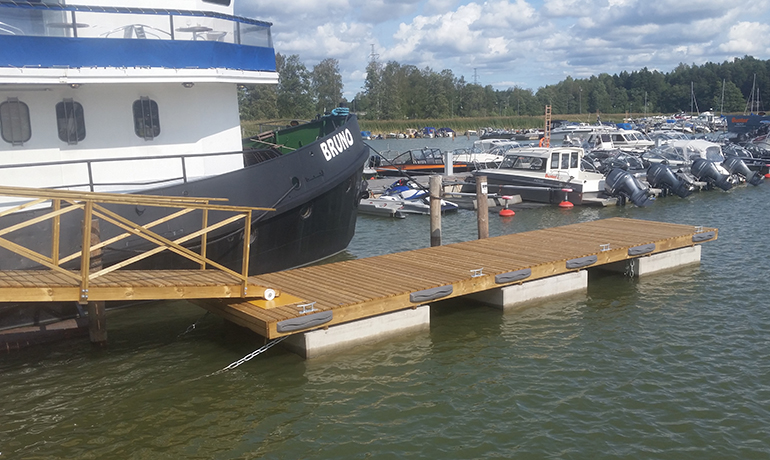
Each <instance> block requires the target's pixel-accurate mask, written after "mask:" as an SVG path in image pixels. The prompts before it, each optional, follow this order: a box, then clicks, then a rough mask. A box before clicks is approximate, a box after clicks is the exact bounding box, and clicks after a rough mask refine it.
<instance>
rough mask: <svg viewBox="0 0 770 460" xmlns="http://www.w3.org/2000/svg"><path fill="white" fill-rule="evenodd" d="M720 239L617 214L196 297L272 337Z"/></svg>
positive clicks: (263, 278)
mask: <svg viewBox="0 0 770 460" xmlns="http://www.w3.org/2000/svg"><path fill="white" fill-rule="evenodd" d="M716 238H717V229H714V228H699V227H693V226H690V225H678V224H669V223H661V222H651V221H643V220H635V219H626V218H611V219H604V220H597V221H593V222H586V223H580V224H574V225H568V226H564V227H556V228H549V229H543V230H536V231H531V232H525V233H517V234H512V235H505V236H499V237H495V238H487V239H482V240H473V241H467V242H464V243H457V244H450V245H445V246H438V247H431V248H425V249H418V250H414V251H408V252H401V253H395V254H388V255H383V256H377V257H370V258H365V259H358V260H351V261H345V262H337V263H333V264H327V265H318V266H312V267H304V268H299V269H294V270H287V271H283V272H276V273H270V274H266V275H260V276H256V277H250V278H249V281H250V282H253V283H255V284H256V285H259V286H268V287H270V288H274V289H276V290H277V291H279V292H280V293H281V295H280V296H278V297H276V298H275V299H274V300H272V301H266V300H252V301H244V300H243V299H239V300H216V301H200V302H197V303H198V304H199V305H200V306H202V307H203V308H206V309H208V310H210V311H212V312H214V313H216V314H218V315H220V316H223V317H224V318H226V319H228V320H230V321H232V322H234V323H237V324H240V325H242V326H245V327H248V328H250V329H252V330H253V331H255V332H257V333H259V334H261V335H263V336H265V337H267V338H269V339H273V338H277V337H281V336H285V335H290V334H293V333H296V332H304V331H308V330H312V329H317V328H319V327H327V326H331V325H335V324H340V323H346V322H350V321H354V320H358V319H362V318H367V317H372V316H376V315H380V314H383V313H389V312H393V311H397V310H403V309H407V308H414V307H417V306H419V305H424V304H426V303H429V302H430V301H431V300H434V299H438V298H441V299H447V298H451V297H458V296H463V295H467V294H471V293H475V292H481V291H486V290H489V289H494V288H499V287H503V286H506V285H511V284H518V283H522V282H526V281H532V280H536V279H541V278H546V277H550V276H554V275H560V274H563V273H567V272H573V271H576V270H580V269H584V268H590V267H597V266H601V265H604V264H608V263H612V262H618V261H623V260H627V259H630V258H635V257H643V256H647V255H651V254H656V253H661V252H665V251H670V250H674V249H680V248H685V247H690V246H693V245H695V244H698V243H701V242H705V241H712V240H714V239H716ZM522 277H523V278H522Z"/></svg>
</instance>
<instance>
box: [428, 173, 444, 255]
mask: <svg viewBox="0 0 770 460" xmlns="http://www.w3.org/2000/svg"><path fill="white" fill-rule="evenodd" d="M429 190H430V245H431V247H433V246H441V176H439V175H432V176H430V186H429Z"/></svg>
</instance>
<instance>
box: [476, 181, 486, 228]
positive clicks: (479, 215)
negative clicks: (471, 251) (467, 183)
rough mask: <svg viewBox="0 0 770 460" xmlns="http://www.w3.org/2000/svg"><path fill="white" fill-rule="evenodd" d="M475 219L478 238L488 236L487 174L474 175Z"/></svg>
mask: <svg viewBox="0 0 770 460" xmlns="http://www.w3.org/2000/svg"><path fill="white" fill-rule="evenodd" d="M476 221H477V222H478V226H479V239H482V238H489V202H487V176H476Z"/></svg>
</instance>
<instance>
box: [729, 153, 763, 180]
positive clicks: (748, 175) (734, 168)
mask: <svg viewBox="0 0 770 460" xmlns="http://www.w3.org/2000/svg"><path fill="white" fill-rule="evenodd" d="M722 166H724V168H725V169H726V170H727V172H729V173H730V174H737V175H739V176H741V177H743V178H744V179H746V182H748V183H749V184H751V185H759V184H760V183H762V176H761V175H760V174H759V173H758V172H756V171H752V170H750V169H749V167H748V166H746V163H745V162H744V161H743V160H741V159H740V158H739V157H732V156H731V157H727V158H725V161H723V162H722Z"/></svg>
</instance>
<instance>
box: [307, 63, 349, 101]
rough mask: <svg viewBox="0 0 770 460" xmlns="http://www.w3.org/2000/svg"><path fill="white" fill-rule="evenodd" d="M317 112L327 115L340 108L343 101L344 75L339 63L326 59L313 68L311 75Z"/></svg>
mask: <svg viewBox="0 0 770 460" xmlns="http://www.w3.org/2000/svg"><path fill="white" fill-rule="evenodd" d="M311 78H312V86H313V92H314V93H315V98H316V106H315V107H316V111H317V112H319V113H326V112H329V111H331V110H332V109H334V108H335V107H338V106H339V104H340V101H342V75H340V65H339V61H337V60H336V59H331V58H329V59H324V60H323V61H321V62H319V63H318V64H317V65H315V66H313V72H312V74H311Z"/></svg>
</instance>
